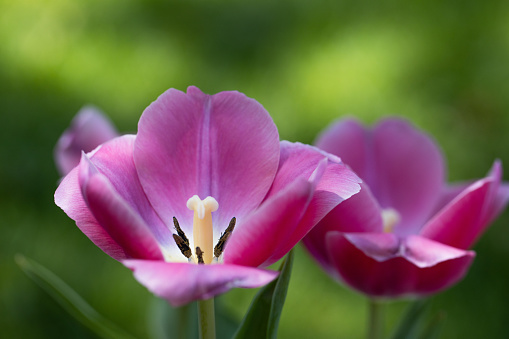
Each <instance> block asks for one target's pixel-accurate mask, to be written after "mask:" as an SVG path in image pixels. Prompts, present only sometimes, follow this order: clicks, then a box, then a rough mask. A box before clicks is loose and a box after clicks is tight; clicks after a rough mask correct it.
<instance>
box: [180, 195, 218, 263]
mask: <svg viewBox="0 0 509 339" xmlns="http://www.w3.org/2000/svg"><path fill="white" fill-rule="evenodd" d="M187 208H189V209H190V210H192V211H194V215H193V239H194V247H195V248H196V261H197V262H198V263H201V261H202V260H203V263H205V264H210V263H211V262H212V258H213V247H214V244H213V242H214V239H213V228H212V212H215V211H217V209H218V208H219V204H218V203H217V201H216V199H214V198H212V197H206V198H205V199H204V200H201V199H200V198H199V197H198V196H197V195H193V196H192V197H191V198H190V199H189V200H188V201H187ZM200 257H201V258H200Z"/></svg>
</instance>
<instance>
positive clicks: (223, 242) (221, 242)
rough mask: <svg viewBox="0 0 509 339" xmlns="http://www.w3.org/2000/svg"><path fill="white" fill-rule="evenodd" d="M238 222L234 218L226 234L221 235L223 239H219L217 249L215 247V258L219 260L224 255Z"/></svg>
mask: <svg viewBox="0 0 509 339" xmlns="http://www.w3.org/2000/svg"><path fill="white" fill-rule="evenodd" d="M236 221H237V219H236V218H235V217H233V218H232V220H230V224H229V225H228V227H227V228H226V231H224V233H223V234H221V237H220V238H219V241H218V242H217V245H216V247H214V256H215V257H217V258H219V256H220V255H221V253H223V251H224V247H225V245H226V241H227V240H228V238H229V237H230V235H231V234H232V232H233V229H234V228H235V222H236Z"/></svg>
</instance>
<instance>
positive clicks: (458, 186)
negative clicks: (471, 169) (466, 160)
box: [423, 181, 473, 226]
mask: <svg viewBox="0 0 509 339" xmlns="http://www.w3.org/2000/svg"><path fill="white" fill-rule="evenodd" d="M472 183H473V181H470V182H460V183H453V184H448V185H445V186H444V187H442V192H441V193H440V195H439V198H438V199H437V203H436V204H435V207H434V208H433V210H432V212H431V213H430V215H431V216H434V215H436V214H437V213H438V212H440V211H441V210H442V208H444V207H445V206H447V205H448V204H449V203H450V202H451V201H453V200H454V198H456V197H457V196H458V195H459V194H460V193H461V192H463V191H464V190H465V189H466V188H467V187H468V186H470V185H472ZM423 226H424V225H423Z"/></svg>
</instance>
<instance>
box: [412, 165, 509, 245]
mask: <svg viewBox="0 0 509 339" xmlns="http://www.w3.org/2000/svg"><path fill="white" fill-rule="evenodd" d="M500 178H501V166H500V163H499V162H495V164H494V166H493V169H492V171H491V172H490V174H489V175H488V176H487V177H486V178H484V179H481V180H478V181H476V182H475V183H473V184H472V185H470V186H469V187H468V188H467V189H465V190H464V191H463V192H462V193H460V194H459V195H458V196H457V197H456V198H455V199H454V200H453V201H451V202H450V203H449V204H448V205H447V206H446V207H444V208H443V209H442V210H441V211H440V212H439V213H438V214H437V215H436V216H435V217H433V218H432V219H431V220H430V221H429V222H428V223H427V224H426V225H425V226H424V227H423V229H422V230H421V233H420V235H421V236H423V237H426V238H429V239H432V240H435V241H438V242H441V243H444V244H447V245H450V246H454V247H458V248H463V249H466V248H469V247H470V246H472V244H473V243H474V242H475V241H476V240H477V238H478V237H479V236H480V235H481V234H482V232H483V231H484V229H485V228H486V227H487V226H488V225H489V222H490V221H491V220H492V219H493V218H494V217H495V216H496V214H498V213H500V211H501V210H502V208H503V206H505V205H506V204H507V201H508V198H509V196H508V195H507V193H508V191H507V189H506V188H505V187H503V188H502V189H501V190H500Z"/></svg>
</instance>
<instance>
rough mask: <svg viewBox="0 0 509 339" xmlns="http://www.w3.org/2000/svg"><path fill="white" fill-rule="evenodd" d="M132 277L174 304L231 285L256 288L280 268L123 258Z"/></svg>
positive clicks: (270, 278) (224, 288)
mask: <svg viewBox="0 0 509 339" xmlns="http://www.w3.org/2000/svg"><path fill="white" fill-rule="evenodd" d="M123 264H124V265H125V266H126V267H128V268H129V269H131V270H132V271H133V272H134V277H135V278H136V279H137V280H138V281H139V282H140V283H141V284H142V285H143V286H145V287H146V288H148V290H149V291H151V292H152V293H154V294H155V295H157V296H158V297H161V298H163V299H166V300H168V301H169V302H170V304H172V305H173V306H181V305H185V304H187V303H190V302H192V301H195V300H203V299H209V298H212V297H214V296H216V295H218V294H222V293H225V292H227V291H229V290H230V289H232V288H236V287H239V288H255V287H260V286H263V285H265V284H268V283H269V282H271V281H272V280H274V279H275V278H276V277H277V276H278V274H279V272H277V271H270V270H263V269H258V268H253V267H244V266H236V265H220V264H218V265H196V264H189V263H168V262H164V261H152V260H124V261H123Z"/></svg>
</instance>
